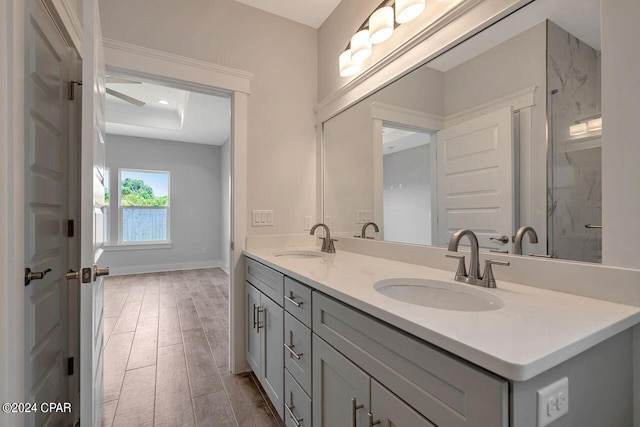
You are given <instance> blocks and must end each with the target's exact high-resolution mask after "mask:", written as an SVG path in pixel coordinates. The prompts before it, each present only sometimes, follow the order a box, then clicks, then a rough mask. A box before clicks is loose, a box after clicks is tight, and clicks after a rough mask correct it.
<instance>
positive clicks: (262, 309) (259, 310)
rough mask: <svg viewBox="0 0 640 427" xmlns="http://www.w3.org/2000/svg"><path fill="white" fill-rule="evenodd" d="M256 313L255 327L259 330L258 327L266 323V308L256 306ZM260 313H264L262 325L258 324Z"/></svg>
mask: <svg viewBox="0 0 640 427" xmlns="http://www.w3.org/2000/svg"><path fill="white" fill-rule="evenodd" d="M256 313H258V316H257V322H256V329H257V330H258V332H260V328H264V324H265V323H267V309H266V308H260V307H257V310H256ZM260 313H264V322H263V323H262V326H261V325H260Z"/></svg>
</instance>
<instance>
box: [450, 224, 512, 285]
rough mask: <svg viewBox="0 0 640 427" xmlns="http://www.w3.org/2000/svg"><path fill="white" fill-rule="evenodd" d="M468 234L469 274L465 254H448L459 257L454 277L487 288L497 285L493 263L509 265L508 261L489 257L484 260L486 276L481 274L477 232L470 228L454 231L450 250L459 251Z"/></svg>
mask: <svg viewBox="0 0 640 427" xmlns="http://www.w3.org/2000/svg"><path fill="white" fill-rule="evenodd" d="M464 236H467V238H468V239H469V242H470V243H471V262H470V263H469V274H467V269H466V266H465V263H464V259H465V257H464V256H458V255H449V254H447V255H446V256H447V257H448V258H456V259H458V270H457V271H456V275H455V277H454V279H455V280H457V281H458V282H464V283H468V284H470V285H479V286H484V287H485V288H495V287H496V279H495V277H494V276H493V269H492V267H491V266H492V265H503V266H509V263H508V262H504V261H496V260H492V259H487V260H485V262H484V276H481V275H480V257H479V255H478V253H479V251H480V245H479V244H478V238H477V237H476V235H475V233H474V232H473V231H471V230H468V229H462V230H458V231H456V232H455V233H453V236H451V240H449V248H448V249H449V250H450V251H451V252H458V246H459V245H460V240H461V239H462V238H463V237H464Z"/></svg>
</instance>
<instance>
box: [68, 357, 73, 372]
mask: <svg viewBox="0 0 640 427" xmlns="http://www.w3.org/2000/svg"><path fill="white" fill-rule="evenodd" d="M67 375H68V376H71V375H73V357H70V358H68V359H67Z"/></svg>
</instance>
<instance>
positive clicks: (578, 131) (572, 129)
mask: <svg viewBox="0 0 640 427" xmlns="http://www.w3.org/2000/svg"><path fill="white" fill-rule="evenodd" d="M583 133H587V124H586V123H578V124H575V125H571V126H569V135H571V136H577V135H582V134H583Z"/></svg>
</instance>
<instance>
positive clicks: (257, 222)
mask: <svg viewBox="0 0 640 427" xmlns="http://www.w3.org/2000/svg"><path fill="white" fill-rule="evenodd" d="M251 218H252V220H251V225H252V226H253V227H271V226H273V211H272V210H254V211H251Z"/></svg>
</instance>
